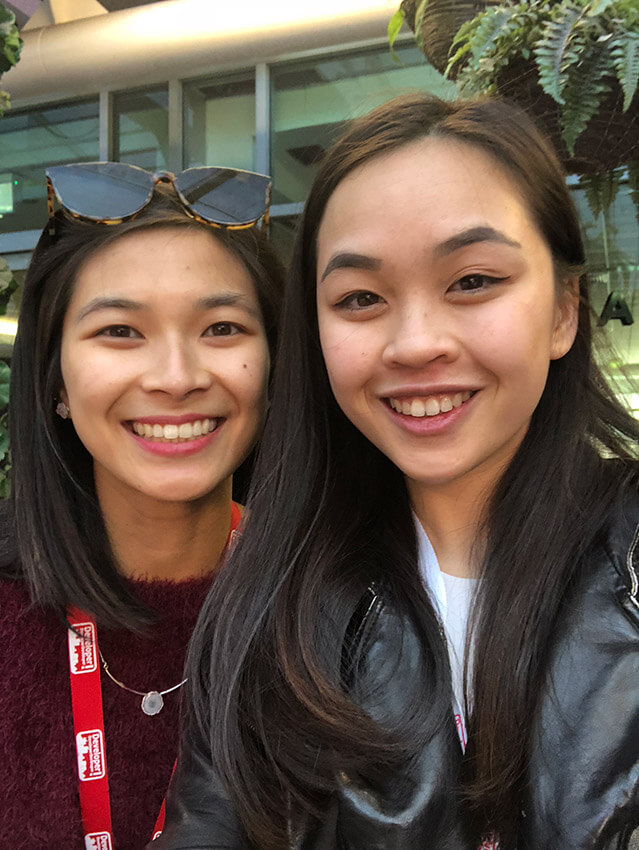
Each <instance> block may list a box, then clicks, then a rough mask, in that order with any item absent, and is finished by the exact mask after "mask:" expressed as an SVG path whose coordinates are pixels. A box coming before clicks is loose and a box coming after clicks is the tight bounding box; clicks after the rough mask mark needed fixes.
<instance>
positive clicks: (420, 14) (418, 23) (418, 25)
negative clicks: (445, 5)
mask: <svg viewBox="0 0 639 850" xmlns="http://www.w3.org/2000/svg"><path fill="white" fill-rule="evenodd" d="M427 5H428V0H420V2H419V3H418V4H417V8H416V9H415V43H416V44H417V46H418V47H419V49H420V50H421V51H422V53H423V52H424V35H423V32H422V24H423V23H424V15H425V13H426V6H427Z"/></svg>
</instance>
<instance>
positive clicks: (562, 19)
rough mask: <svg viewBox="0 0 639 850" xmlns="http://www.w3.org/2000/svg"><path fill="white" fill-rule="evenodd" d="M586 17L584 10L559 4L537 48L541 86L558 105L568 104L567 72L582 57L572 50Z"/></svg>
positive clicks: (544, 29) (536, 57)
mask: <svg viewBox="0 0 639 850" xmlns="http://www.w3.org/2000/svg"><path fill="white" fill-rule="evenodd" d="M582 15H583V9H578V8H576V7H575V6H572V5H568V4H559V5H557V6H555V7H554V9H553V18H552V19H551V20H549V21H547V22H546V24H545V26H544V28H543V31H542V40H541V41H540V42H539V43H538V44H537V45H536V46H535V61H536V63H537V68H538V69H539V82H540V84H541V87H542V88H543V90H544V91H545V92H546V94H549V95H550V96H551V97H552V98H553V100H555V101H557V103H564V97H563V94H562V92H563V90H564V88H565V86H566V82H567V77H566V71H567V69H568V67H569V66H570V65H573V64H575V63H576V62H577V61H578V59H579V55H578V54H576V53H571V52H569V50H568V48H569V46H570V43H571V41H572V39H573V37H574V34H575V24H576V23H577V21H579V20H580V18H581V17H582Z"/></svg>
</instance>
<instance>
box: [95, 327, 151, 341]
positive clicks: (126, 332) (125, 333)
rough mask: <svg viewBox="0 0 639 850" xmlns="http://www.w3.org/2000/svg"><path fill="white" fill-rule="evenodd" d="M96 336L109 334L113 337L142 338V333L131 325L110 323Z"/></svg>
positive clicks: (108, 335)
mask: <svg viewBox="0 0 639 850" xmlns="http://www.w3.org/2000/svg"><path fill="white" fill-rule="evenodd" d="M96 336H107V337H111V338H112V339H141V338H142V334H140V333H138V331H136V330H134V328H132V327H131V326H130V325H109V326H108V327H106V328H102V330H101V331H98V333H97V334H96Z"/></svg>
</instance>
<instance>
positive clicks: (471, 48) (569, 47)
mask: <svg viewBox="0 0 639 850" xmlns="http://www.w3.org/2000/svg"><path fill="white" fill-rule="evenodd" d="M446 73H447V74H449V75H450V74H452V73H456V74H457V83H458V85H459V87H460V89H461V91H462V93H464V94H474V93H479V92H484V93H491V94H495V93H498V94H502V95H507V96H511V97H513V98H514V99H517V100H519V101H520V102H521V101H522V100H523V104H522V105H524V106H525V107H526V108H528V109H529V110H530V111H532V112H533V114H534V113H535V112H537V113H538V112H539V110H540V109H543V110H545V112H546V113H547V114H549V113H550V112H553V113H555V117H554V121H553V123H554V124H555V125H557V129H558V130H559V131H560V136H561V140H562V141H563V144H564V145H565V149H566V150H567V153H568V156H569V158H571V159H580V158H583V157H584V156H585V157H586V158H587V157H588V155H589V153H590V155H592V157H593V162H592V167H590V168H589V167H587V166H586V168H585V170H587V171H589V170H590V171H592V170H599V169H600V168H601V167H614V166H616V165H620V164H623V163H624V162H628V161H630V160H632V159H635V158H637V157H639V120H638V119H639V103H638V98H637V83H638V81H639V3H638V2H637V0H559V2H558V0H521V2H512V1H511V0H505V2H502V3H500V4H499V5H495V6H491V7H490V8H487V9H485V10H484V11H482V12H480V13H479V14H478V15H476V16H475V17H474V18H472V19H471V20H469V21H466V22H465V23H464V24H463V25H462V26H461V27H460V29H459V31H458V32H457V35H456V37H455V39H454V41H453V46H452V49H451V53H450V58H449V61H448V65H447V68H446ZM543 95H545V96H546V98H550V99H551V100H552V105H550V104H549V103H548V101H547V100H546V103H545V105H544V104H543V103H540V102H539V101H540V99H541V97H542V96H543ZM535 107H537V108H535ZM595 116H596V117H597V121H596V122H594V123H595V124H598V125H599V127H595V131H596V138H593V139H592V140H591V142H590V145H591V148H592V149H591V150H588V149H585V147H584V144H582V151H581V156H580V153H579V151H578V146H577V141H578V140H579V139H580V137H582V135H583V134H584V131H585V130H586V128H587V127H588V126H589V124H591V122H592V120H593V118H595ZM603 127H605V132H604V129H603ZM547 129H550V131H551V135H552V131H553V129H554V127H552V126H551V127H548V126H547ZM598 154H599V156H598ZM575 170H577V171H578V170H580V169H579V167H577V168H575Z"/></svg>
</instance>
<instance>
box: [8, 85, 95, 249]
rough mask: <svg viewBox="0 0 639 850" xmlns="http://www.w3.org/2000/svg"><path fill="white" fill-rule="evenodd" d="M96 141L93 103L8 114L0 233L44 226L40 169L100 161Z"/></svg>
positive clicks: (74, 103) (43, 185)
mask: <svg viewBox="0 0 639 850" xmlns="http://www.w3.org/2000/svg"><path fill="white" fill-rule="evenodd" d="M98 136H99V119H98V100H97V98H94V99H91V100H84V101H76V102H73V103H61V104H56V105H54V106H47V107H45V108H38V109H30V110H22V111H18V110H10V111H9V112H7V113H6V114H5V116H4V118H3V119H2V120H1V121H0V231H1V232H3V233H12V232H14V231H17V230H37V229H39V228H41V227H43V226H44V224H45V222H46V218H47V202H46V197H47V191H46V184H45V179H44V169H45V168H46V167H47V166H48V165H61V164H65V163H69V162H90V161H91V160H96V159H98V158H99V138H98Z"/></svg>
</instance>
